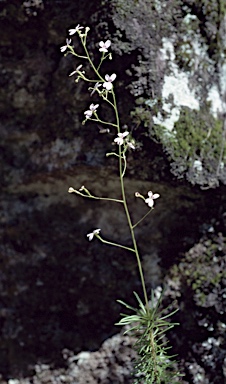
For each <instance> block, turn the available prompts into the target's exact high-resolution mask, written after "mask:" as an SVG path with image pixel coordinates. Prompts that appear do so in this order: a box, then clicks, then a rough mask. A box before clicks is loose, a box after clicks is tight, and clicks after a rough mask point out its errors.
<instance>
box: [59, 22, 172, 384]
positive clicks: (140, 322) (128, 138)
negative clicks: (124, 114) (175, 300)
mask: <svg viewBox="0 0 226 384" xmlns="http://www.w3.org/2000/svg"><path fill="white" fill-rule="evenodd" d="M88 31H89V28H88V27H86V28H84V27H82V26H80V25H79V24H78V25H77V26H76V27H75V28H73V29H70V30H69V35H70V36H72V35H74V34H77V35H78V37H79V38H80V41H81V44H82V46H83V49H84V55H80V54H78V53H76V52H75V51H74V48H73V46H72V45H71V40H66V45H64V46H63V47H61V52H66V55H67V54H72V55H74V56H75V57H77V58H79V59H83V60H86V61H88V63H89V64H90V67H91V68H92V69H93V72H94V76H95V78H94V79H89V78H87V77H86V75H85V71H82V70H81V68H82V65H81V64H80V65H79V66H78V67H77V68H76V70H74V71H73V72H72V73H71V74H70V75H69V76H73V75H76V78H75V81H76V82H77V81H79V80H80V79H82V80H84V81H87V82H90V83H91V87H90V88H89V90H91V96H92V95H93V93H94V92H96V93H97V94H98V95H99V97H100V98H102V100H103V101H104V102H106V103H108V104H109V105H110V106H111V107H112V109H113V111H114V120H113V122H109V121H105V120H102V119H100V117H99V115H98V108H99V104H93V103H92V104H90V106H89V109H87V110H86V111H85V112H84V115H85V120H84V121H83V124H85V123H86V121H87V120H91V121H95V122H98V123H101V124H102V125H104V126H106V127H107V129H104V130H103V131H104V132H109V127H111V128H113V129H114V130H115V134H116V137H115V138H114V140H113V144H114V145H115V144H116V152H115V151H114V150H113V152H111V153H107V156H115V157H116V158H117V159H118V168H119V179H120V185H121V199H116V198H114V197H99V196H95V195H94V194H92V193H91V192H90V191H89V189H87V188H86V187H85V186H82V187H81V188H80V189H74V188H73V187H70V188H69V189H68V192H69V193H75V194H77V195H79V196H82V197H84V198H90V199H97V200H107V201H111V202H114V203H119V204H121V205H122V206H123V208H124V211H125V215H126V218H127V222H128V225H129V228H130V234H131V243H132V245H131V247H128V246H125V245H123V244H120V243H114V242H111V241H109V240H106V239H104V238H103V237H102V235H101V234H100V232H101V229H100V228H98V229H95V230H93V231H92V232H90V233H88V234H87V237H88V240H89V241H92V240H93V239H94V238H97V239H98V240H99V241H101V242H103V243H105V244H108V245H113V246H115V247H120V248H123V249H126V250H128V251H131V252H132V254H133V255H135V257H136V260H137V266H138V270H139V275H140V281H141V285H142V289H143V300H141V299H140V297H139V296H138V295H137V294H136V293H135V296H136V299H137V301H138V308H133V307H131V306H130V305H128V304H126V303H124V302H122V301H120V300H118V301H119V302H120V303H121V304H122V305H124V306H126V308H127V309H129V310H130V311H132V312H133V313H134V314H133V315H122V318H121V320H120V321H119V323H118V324H119V325H127V326H128V325H129V326H131V329H130V331H132V333H133V334H135V336H136V338H137V343H136V345H135V348H136V349H137V352H138V360H137V362H136V364H135V367H136V371H137V374H136V375H135V376H136V381H135V382H136V383H139V382H142V383H153V384H154V383H159V384H160V383H163V382H164V383H167V384H169V383H172V378H173V377H175V376H177V375H178V373H177V372H173V370H172V362H171V361H170V360H169V356H168V353H167V349H168V347H166V346H165V343H164V342H162V334H163V332H164V331H166V330H168V329H170V328H172V326H173V325H174V324H172V323H169V322H168V321H167V320H166V318H167V317H168V316H169V315H165V316H163V315H162V312H161V311H160V309H159V307H160V302H161V297H160V298H159V299H158V300H157V303H156V299H155V297H154V294H153V295H152V298H151V301H149V299H148V294H147V289H146V284H145V280H144V273H143V269H142V264H141V259H140V255H139V252H138V246H137V241H136V238H135V232H134V230H135V228H136V227H137V226H138V225H139V224H140V223H141V222H142V221H143V220H144V219H145V218H146V217H147V216H148V215H149V213H150V212H151V211H152V210H153V209H154V200H156V199H157V198H159V197H160V195H159V194H158V193H154V194H153V192H151V191H149V192H148V197H147V198H145V197H144V196H143V195H141V194H140V193H139V192H136V193H135V196H136V197H140V198H141V199H143V200H144V202H145V203H146V204H147V206H148V207H149V208H150V209H149V210H148V212H147V213H146V214H145V215H144V216H143V217H141V218H140V220H138V221H137V222H136V223H133V221H132V218H131V214H130V211H129V207H128V204H127V199H126V192H125V185H124V178H125V174H126V169H127V160H126V159H127V151H128V150H136V142H135V140H134V138H133V137H132V135H131V133H130V132H129V130H124V131H123V130H122V128H121V124H120V119H119V114H118V108H117V102H116V96H115V92H114V81H115V79H116V74H115V73H113V74H111V75H108V74H105V75H103V74H102V73H101V65H102V62H103V60H105V59H106V58H109V59H111V57H112V55H111V53H109V52H108V50H109V48H110V47H111V41H110V40H107V41H105V42H104V41H100V43H99V52H101V53H102V56H101V58H100V61H99V65H97V66H96V65H94V63H93V61H92V60H91V57H90V55H89V52H88V50H87V47H86V39H87V34H88ZM126 332H128V330H127V331H126ZM169 368H170V369H169Z"/></svg>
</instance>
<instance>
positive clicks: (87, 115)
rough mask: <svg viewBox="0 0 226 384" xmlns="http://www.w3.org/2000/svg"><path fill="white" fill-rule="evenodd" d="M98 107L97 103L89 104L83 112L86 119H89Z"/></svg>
mask: <svg viewBox="0 0 226 384" xmlns="http://www.w3.org/2000/svg"><path fill="white" fill-rule="evenodd" d="M98 107H99V104H91V105H90V107H89V109H88V110H87V111H85V112H84V115H85V117H86V119H90V117H91V116H92V114H93V113H94V112H96V110H97V108H98Z"/></svg>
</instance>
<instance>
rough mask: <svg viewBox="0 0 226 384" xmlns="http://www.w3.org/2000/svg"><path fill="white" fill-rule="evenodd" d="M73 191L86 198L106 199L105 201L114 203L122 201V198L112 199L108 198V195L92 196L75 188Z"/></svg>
mask: <svg viewBox="0 0 226 384" xmlns="http://www.w3.org/2000/svg"><path fill="white" fill-rule="evenodd" d="M73 192H74V193H76V194H77V195H80V196H82V197H88V198H90V199H94V200H106V201H114V202H115V203H123V200H119V199H113V198H110V197H97V196H93V195H91V194H88V195H85V194H84V193H82V192H79V191H77V190H76V189H74V191H73Z"/></svg>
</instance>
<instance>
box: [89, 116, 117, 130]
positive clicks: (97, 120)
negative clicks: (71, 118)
mask: <svg viewBox="0 0 226 384" xmlns="http://www.w3.org/2000/svg"><path fill="white" fill-rule="evenodd" d="M89 120H91V121H96V122H97V123H102V124H105V125H111V126H112V127H115V128H116V127H117V125H116V124H113V123H108V122H107V121H102V120H100V119H99V117H98V119H93V118H90V119H89Z"/></svg>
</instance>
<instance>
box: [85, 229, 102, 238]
mask: <svg viewBox="0 0 226 384" xmlns="http://www.w3.org/2000/svg"><path fill="white" fill-rule="evenodd" d="M100 231H101V229H100V228H98V229H94V231H93V232H91V233H88V234H87V235H86V236H87V237H88V239H89V241H91V240H93V238H94V236H95V235H98V234H99V233H100Z"/></svg>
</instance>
